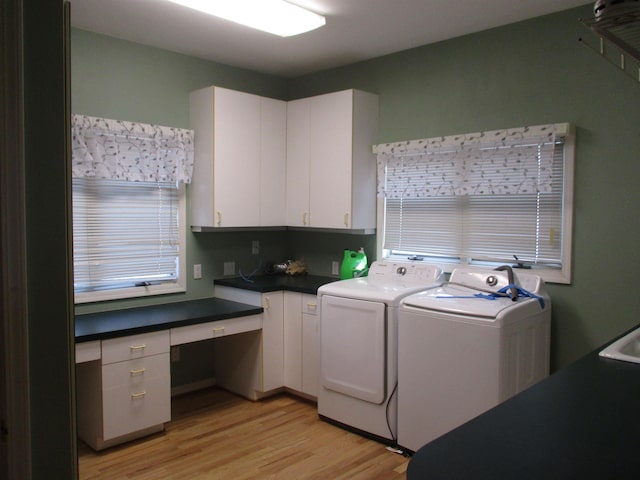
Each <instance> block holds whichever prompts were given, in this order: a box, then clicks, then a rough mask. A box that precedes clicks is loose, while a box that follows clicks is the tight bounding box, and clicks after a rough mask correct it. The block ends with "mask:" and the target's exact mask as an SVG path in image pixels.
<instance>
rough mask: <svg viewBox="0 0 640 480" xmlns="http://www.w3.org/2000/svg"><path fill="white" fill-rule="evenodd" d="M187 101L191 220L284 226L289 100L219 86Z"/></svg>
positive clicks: (221, 224)
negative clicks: (191, 158) (191, 137)
mask: <svg viewBox="0 0 640 480" xmlns="http://www.w3.org/2000/svg"><path fill="white" fill-rule="evenodd" d="M189 100H190V115H191V128H192V129H193V130H194V131H195V162H194V171H193V180H192V183H191V225H192V226H194V227H256V226H274V225H284V222H285V216H284V212H285V210H284V195H285V194H284V175H285V155H286V147H285V145H286V144H285V135H286V123H285V122H286V102H283V101H280V100H274V99H266V98H263V97H259V96H257V95H252V94H248V93H243V92H237V91H234V90H228V89H225V88H220V87H207V88H204V89H201V90H197V91H195V92H192V93H191V95H190V99H189Z"/></svg>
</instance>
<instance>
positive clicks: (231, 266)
mask: <svg viewBox="0 0 640 480" xmlns="http://www.w3.org/2000/svg"><path fill="white" fill-rule="evenodd" d="M223 273H224V275H235V274H236V262H224V265H223Z"/></svg>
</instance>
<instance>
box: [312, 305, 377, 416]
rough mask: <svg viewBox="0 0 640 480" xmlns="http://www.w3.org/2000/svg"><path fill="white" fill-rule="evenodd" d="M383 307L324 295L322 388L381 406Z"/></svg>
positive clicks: (321, 338) (321, 337)
mask: <svg viewBox="0 0 640 480" xmlns="http://www.w3.org/2000/svg"><path fill="white" fill-rule="evenodd" d="M385 309H386V306H385V304H384V303H379V302H369V301H364V300H355V299H351V298H343V297H334V296H330V295H323V296H322V297H321V308H320V312H321V313H320V377H321V385H322V386H323V387H324V388H327V389H329V390H333V391H335V392H338V393H341V394H344V395H348V396H351V397H355V398H357V399H360V400H365V401H367V402H371V403H375V404H381V403H382V402H383V401H384V399H385V395H386V392H385V371H386V348H385V345H386V318H385V317H386V316H385Z"/></svg>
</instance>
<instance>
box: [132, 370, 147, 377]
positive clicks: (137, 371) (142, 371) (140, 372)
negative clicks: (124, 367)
mask: <svg viewBox="0 0 640 480" xmlns="http://www.w3.org/2000/svg"><path fill="white" fill-rule="evenodd" d="M145 371H146V368H139V369H138V370H131V371H130V372H129V375H131V376H132V377H133V376H135V375H142V374H143V373H144V372H145Z"/></svg>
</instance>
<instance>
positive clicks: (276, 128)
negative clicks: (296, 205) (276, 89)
mask: <svg viewBox="0 0 640 480" xmlns="http://www.w3.org/2000/svg"><path fill="white" fill-rule="evenodd" d="M260 102H261V111H260V113H261V122H260V124H261V134H260V206H259V207H260V225H261V226H263V227H265V226H266V227H274V226H280V225H286V209H285V198H286V185H287V182H286V173H287V172H286V156H287V147H286V138H287V131H286V129H287V103H286V102H284V101H282V100H274V99H272V98H261V99H260Z"/></svg>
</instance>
